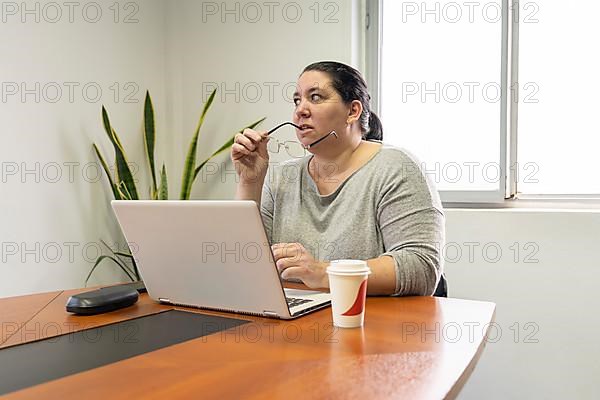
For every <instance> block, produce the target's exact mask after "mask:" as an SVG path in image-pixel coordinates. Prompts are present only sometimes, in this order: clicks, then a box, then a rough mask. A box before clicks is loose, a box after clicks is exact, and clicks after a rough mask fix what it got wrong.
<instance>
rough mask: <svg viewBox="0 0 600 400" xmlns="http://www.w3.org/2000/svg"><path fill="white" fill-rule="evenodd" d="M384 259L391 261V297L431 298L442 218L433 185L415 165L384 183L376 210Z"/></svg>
mask: <svg viewBox="0 0 600 400" xmlns="http://www.w3.org/2000/svg"><path fill="white" fill-rule="evenodd" d="M377 218H378V224H379V227H380V229H381V234H382V237H383V242H384V247H385V253H383V254H382V256H383V255H385V256H390V257H392V258H393V259H394V263H395V267H396V289H395V291H394V296H412V295H421V296H422V295H424V296H429V295H432V294H433V293H434V291H435V288H436V286H437V283H438V282H439V280H440V276H441V274H442V272H443V258H442V256H441V249H442V248H443V245H444V236H445V233H444V229H445V227H444V225H445V217H444V213H443V211H442V206H441V202H440V199H439V195H438V193H437V191H436V190H435V188H434V187H433V184H432V182H430V181H429V180H428V179H427V177H426V175H425V174H424V173H423V172H422V170H421V169H420V168H419V167H418V166H417V165H416V163H414V162H412V161H411V162H410V163H403V166H402V168H401V170H400V172H399V173H397V174H395V175H394V176H393V177H392V178H391V179H388V180H386V184H385V185H384V188H383V193H382V196H381V197H380V201H379V205H378V208H377Z"/></svg>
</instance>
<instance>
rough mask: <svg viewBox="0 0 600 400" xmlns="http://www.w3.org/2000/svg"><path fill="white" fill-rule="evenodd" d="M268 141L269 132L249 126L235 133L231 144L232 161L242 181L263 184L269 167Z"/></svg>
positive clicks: (243, 182)
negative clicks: (259, 130) (258, 130)
mask: <svg viewBox="0 0 600 400" xmlns="http://www.w3.org/2000/svg"><path fill="white" fill-rule="evenodd" d="M268 141H269V136H268V135H267V132H257V131H255V130H252V129H249V128H246V129H244V132H243V133H238V134H237V135H235V137H234V139H233V145H232V146H231V161H233V166H234V167H235V172H236V173H237V174H238V176H239V177H240V183H242V184H252V183H257V184H261V185H262V183H263V181H264V178H265V176H266V174H267V169H268V168H269V152H268V151H267V142H268Z"/></svg>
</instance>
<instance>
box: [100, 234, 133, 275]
mask: <svg viewBox="0 0 600 400" xmlns="http://www.w3.org/2000/svg"><path fill="white" fill-rule="evenodd" d="M100 242H101V243H102V244H103V245H104V246H105V247H106V248H107V249H108V251H110V252H111V253H113V255H114V256H115V257H116V258H117V260H118V259H119V257H118V256H120V257H127V258H128V259H129V260H130V261H131V264H132V265H133V273H134V275H135V277H136V278H137V280H138V281H139V280H140V279H141V277H140V272H139V271H138V269H137V264H136V263H135V257H134V256H133V254H131V248H130V247H129V244H127V247H128V248H129V254H127V253H123V252H120V251H114V250H113V249H112V248H111V247H110V246H109V245H108V244H106V242H105V241H104V240H102V239H100ZM123 265H125V264H123ZM127 269H128V270H129V271H131V270H130V269H129V268H127Z"/></svg>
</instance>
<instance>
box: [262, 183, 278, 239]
mask: <svg viewBox="0 0 600 400" xmlns="http://www.w3.org/2000/svg"><path fill="white" fill-rule="evenodd" d="M269 181H270V179H269V175H267V179H265V183H264V184H263V187H262V195H261V199H260V214H261V216H262V220H263V225H264V226H265V232H266V233H267V239H268V240H269V243H273V211H274V208H275V200H274V197H273V192H272V191H271V186H270V184H269Z"/></svg>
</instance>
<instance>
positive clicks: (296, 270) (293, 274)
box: [281, 267, 306, 279]
mask: <svg viewBox="0 0 600 400" xmlns="http://www.w3.org/2000/svg"><path fill="white" fill-rule="evenodd" d="M305 273H306V271H305V270H304V268H302V267H290V268H287V269H285V270H284V271H283V272H282V273H281V278H282V279H302V278H303V277H304V274H305Z"/></svg>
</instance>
